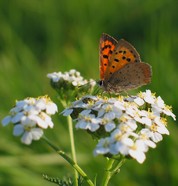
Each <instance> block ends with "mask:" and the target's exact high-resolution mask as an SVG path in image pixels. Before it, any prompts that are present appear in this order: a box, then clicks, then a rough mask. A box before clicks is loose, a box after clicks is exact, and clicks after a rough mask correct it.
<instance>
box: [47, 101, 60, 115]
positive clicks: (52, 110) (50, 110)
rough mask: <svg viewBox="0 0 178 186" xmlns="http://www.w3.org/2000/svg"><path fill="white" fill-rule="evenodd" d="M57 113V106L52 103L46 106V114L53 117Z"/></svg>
mask: <svg viewBox="0 0 178 186" xmlns="http://www.w3.org/2000/svg"><path fill="white" fill-rule="evenodd" d="M57 111H58V108H57V105H56V104H54V103H52V102H51V103H48V104H47V106H46V113H47V114H50V115H53V114H55V113H56V112H57Z"/></svg>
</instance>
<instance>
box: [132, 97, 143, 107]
mask: <svg viewBox="0 0 178 186" xmlns="http://www.w3.org/2000/svg"><path fill="white" fill-rule="evenodd" d="M134 102H135V103H136V104H137V105H139V106H142V105H143V104H144V103H145V102H144V100H143V99H142V98H140V97H137V98H136V99H134Z"/></svg>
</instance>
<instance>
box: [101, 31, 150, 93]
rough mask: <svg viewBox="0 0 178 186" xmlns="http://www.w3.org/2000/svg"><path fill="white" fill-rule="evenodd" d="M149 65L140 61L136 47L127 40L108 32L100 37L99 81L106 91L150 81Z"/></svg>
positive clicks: (118, 90) (120, 89) (124, 88)
mask: <svg viewBox="0 0 178 186" xmlns="http://www.w3.org/2000/svg"><path fill="white" fill-rule="evenodd" d="M151 75H152V71H151V66H150V65H149V64H147V63H143V62H141V59H140V55H139V54H138V52H137V51H136V49H135V48H134V47H133V46H132V45H131V44H130V43H128V42H127V41H125V40H123V39H120V40H119V41H117V40H116V39H114V38H113V37H111V36H109V35H108V34H102V36H101V38H100V79H101V80H100V82H99V84H100V85H101V86H102V87H103V88H104V90H105V91H108V92H114V93H118V92H122V91H127V90H130V89H134V88H138V87H140V86H142V85H146V84H148V83H150V82H151Z"/></svg>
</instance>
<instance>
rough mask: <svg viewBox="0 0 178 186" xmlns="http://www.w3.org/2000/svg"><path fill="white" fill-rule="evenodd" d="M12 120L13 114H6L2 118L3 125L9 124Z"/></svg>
mask: <svg viewBox="0 0 178 186" xmlns="http://www.w3.org/2000/svg"><path fill="white" fill-rule="evenodd" d="M11 120H12V117H11V116H6V117H5V118H4V119H3V120H2V125H3V126H6V125H8V124H9V123H10V122H11Z"/></svg>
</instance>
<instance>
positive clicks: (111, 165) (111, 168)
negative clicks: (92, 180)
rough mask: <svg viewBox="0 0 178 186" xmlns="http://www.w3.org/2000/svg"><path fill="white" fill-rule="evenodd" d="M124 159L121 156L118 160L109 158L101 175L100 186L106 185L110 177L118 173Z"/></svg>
mask: <svg viewBox="0 0 178 186" xmlns="http://www.w3.org/2000/svg"><path fill="white" fill-rule="evenodd" d="M124 162H125V159H124V158H123V157H121V158H120V160H115V159H109V160H108V162H107V166H106V170H105V173H104V176H103V181H102V186H107V185H108V183H109V181H110V179H111V177H112V176H113V175H114V174H116V173H118V171H119V168H120V167H121V166H122V165H123V163H124Z"/></svg>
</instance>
